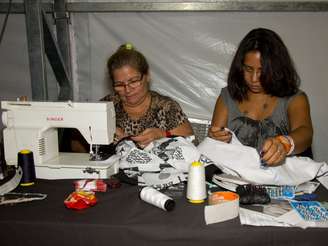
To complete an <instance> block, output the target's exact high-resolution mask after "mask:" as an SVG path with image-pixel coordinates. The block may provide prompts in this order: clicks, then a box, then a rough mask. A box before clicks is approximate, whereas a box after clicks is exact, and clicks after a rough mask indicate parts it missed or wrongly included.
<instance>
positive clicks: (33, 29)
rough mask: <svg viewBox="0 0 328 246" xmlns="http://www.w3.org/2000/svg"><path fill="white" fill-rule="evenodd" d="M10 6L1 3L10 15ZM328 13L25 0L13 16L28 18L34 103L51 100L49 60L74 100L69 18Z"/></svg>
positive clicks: (278, 6) (245, 4) (294, 4)
mask: <svg viewBox="0 0 328 246" xmlns="http://www.w3.org/2000/svg"><path fill="white" fill-rule="evenodd" d="M8 7H9V5H8V3H0V13H6V12H7V9H8ZM200 11H204V12H327V11H328V1H272V2H267V1H266V2H261V1H222V2H220V1H218V2H192V1H191V2H180V3H177V2H165V3H164V2H70V3H67V2H66V0H54V3H42V1H41V0H25V1H24V3H12V5H11V13H14V14H25V15H26V30H27V40H28V52H29V64H30V73H31V83H32V99H33V100H48V88H47V74H46V65H45V64H46V63H45V56H44V54H46V55H47V57H48V60H49V62H50V65H51V66H52V68H53V70H54V74H55V77H56V79H57V81H58V85H59V89H60V90H59V96H58V100H68V99H72V98H73V92H72V72H71V55H70V39H69V14H70V13H90V12H200ZM46 13H52V14H53V16H54V20H55V25H56V34H57V35H56V36H57V40H56V39H55V35H54V34H53V30H52V26H51V23H50V20H49V19H48V17H47V14H46Z"/></svg>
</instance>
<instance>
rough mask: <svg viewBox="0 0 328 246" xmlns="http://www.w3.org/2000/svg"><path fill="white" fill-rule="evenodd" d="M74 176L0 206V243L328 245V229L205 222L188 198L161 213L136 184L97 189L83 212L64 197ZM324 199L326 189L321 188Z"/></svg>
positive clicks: (32, 189) (46, 183)
mask: <svg viewBox="0 0 328 246" xmlns="http://www.w3.org/2000/svg"><path fill="white" fill-rule="evenodd" d="M73 189H74V187H73V181H72V180H37V182H36V184H35V185H34V186H31V187H25V188H22V187H20V188H18V189H17V190H16V191H20V192H38V193H46V194H48V197H47V198H46V199H45V200H42V201H33V202H29V203H21V204H16V205H6V206H0V245H1V246H7V245H15V246H19V245H24V246H28V245H31V246H32V245H33V246H36V245H57V246H58V245H88V246H90V245H97V246H101V245H106V246H109V245H129V246H131V245H156V246H160V245H197V246H199V245H201V246H205V245H211V246H213V245H220V246H222V245H298V246H299V245H327V241H328V240H327V239H328V228H308V229H305V230H304V229H301V228H283V227H255V226H245V225H244V226H242V225H240V222H239V219H238V218H236V219H233V220H229V221H226V222H222V223H216V224H212V225H208V226H207V225H206V224H205V221H204V204H201V205H193V204H190V203H188V202H187V200H186V199H185V197H184V196H180V197H177V198H175V201H176V207H175V209H174V210H173V211H171V212H166V211H163V210H161V209H159V208H157V207H155V206H153V205H150V204H148V203H145V202H144V201H142V200H140V199H139V192H138V189H137V187H136V186H130V185H123V186H122V187H121V188H119V189H116V190H109V191H107V192H106V193H97V198H98V200H99V201H98V204H97V205H96V206H94V207H92V208H88V209H86V210H82V211H74V210H69V209H67V208H66V207H65V206H64V204H63V201H64V199H65V198H66V197H67V196H68V195H69V194H70V193H71V192H72V191H73ZM318 192H319V193H320V197H322V196H324V197H325V199H327V198H328V192H327V190H325V189H324V188H322V187H320V188H319V191H318Z"/></svg>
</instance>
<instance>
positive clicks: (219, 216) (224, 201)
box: [204, 191, 239, 225]
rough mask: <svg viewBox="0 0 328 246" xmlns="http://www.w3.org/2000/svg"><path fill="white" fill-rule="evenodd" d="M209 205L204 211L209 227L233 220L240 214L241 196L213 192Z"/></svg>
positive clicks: (228, 192)
mask: <svg viewBox="0 0 328 246" xmlns="http://www.w3.org/2000/svg"><path fill="white" fill-rule="evenodd" d="M208 204H209V205H207V206H205V209H204V216H205V222H206V224H207V225H208V224H213V223H218V222H222V221H226V220H230V219H233V218H235V217H237V216H238V214H239V196H238V194H236V193H234V192H230V191H218V192H213V193H211V194H210V195H209V197H208Z"/></svg>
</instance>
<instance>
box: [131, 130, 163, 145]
mask: <svg viewBox="0 0 328 246" xmlns="http://www.w3.org/2000/svg"><path fill="white" fill-rule="evenodd" d="M164 136H165V133H164V131H163V130H161V129H159V128H148V129H146V130H144V131H143V132H142V133H141V134H139V135H138V136H133V137H131V139H132V140H133V141H135V142H137V143H138V145H139V147H140V148H145V147H146V146H147V145H148V144H150V143H151V142H152V141H154V140H156V139H160V138H162V137H164Z"/></svg>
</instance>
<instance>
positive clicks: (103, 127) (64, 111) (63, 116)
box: [1, 101, 118, 179]
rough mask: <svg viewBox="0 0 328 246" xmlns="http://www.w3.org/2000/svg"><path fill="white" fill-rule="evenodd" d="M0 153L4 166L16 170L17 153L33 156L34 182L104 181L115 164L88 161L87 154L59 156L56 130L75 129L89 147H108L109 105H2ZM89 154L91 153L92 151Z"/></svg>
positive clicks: (111, 116)
mask: <svg viewBox="0 0 328 246" xmlns="http://www.w3.org/2000/svg"><path fill="white" fill-rule="evenodd" d="M1 108H2V109H3V110H7V111H4V112H3V113H2V121H3V124H4V126H5V129H4V130H3V138H4V152H5V160H6V162H7V165H15V166H17V153H18V152H19V151H21V150H23V149H28V150H31V151H32V152H33V156H34V164H35V170H36V176H37V178H43V179H67V178H74V179H75V178H108V177H109V176H111V175H113V174H115V173H117V171H118V161H117V160H116V161H114V160H113V161H110V160H109V161H108V160H107V161H97V158H93V159H96V161H90V154H89V153H64V152H59V151H58V150H59V147H58V128H76V129H77V130H79V131H80V133H81V134H82V136H83V137H84V138H85V139H86V141H87V142H88V143H89V144H90V145H91V146H93V145H108V144H110V143H111V142H112V141H113V136H114V133H115V128H116V126H115V125H116V124H115V110H114V106H113V103H112V102H98V103H77V102H29V101H17V102H16V101H2V102H1ZM90 153H91V154H92V155H93V157H94V155H97V153H93V151H92V149H91V151H90Z"/></svg>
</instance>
